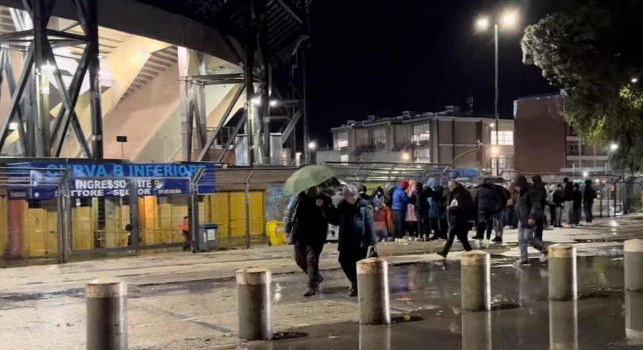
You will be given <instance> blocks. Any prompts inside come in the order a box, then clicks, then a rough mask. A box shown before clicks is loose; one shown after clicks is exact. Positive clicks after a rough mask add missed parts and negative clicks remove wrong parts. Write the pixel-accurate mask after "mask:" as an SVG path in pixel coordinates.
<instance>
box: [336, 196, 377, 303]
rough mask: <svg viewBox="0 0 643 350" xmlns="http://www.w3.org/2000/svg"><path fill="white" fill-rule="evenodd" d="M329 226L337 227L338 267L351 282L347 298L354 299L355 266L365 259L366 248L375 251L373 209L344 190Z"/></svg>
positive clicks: (355, 291)
mask: <svg viewBox="0 0 643 350" xmlns="http://www.w3.org/2000/svg"><path fill="white" fill-rule="evenodd" d="M331 223H333V224H335V225H339V241H338V243H339V244H338V250H339V263H340V265H341V266H342V270H344V274H346V277H347V278H348V280H349V281H350V282H351V291H350V296H357V262H358V261H360V260H362V259H365V258H366V257H367V255H368V249H369V247H373V248H374V247H375V244H376V242H377V237H375V234H374V232H373V208H372V207H371V205H370V204H369V203H368V202H367V201H365V200H364V199H361V198H359V197H358V193H357V188H356V187H355V186H353V185H347V186H346V187H344V200H342V202H341V203H340V204H339V205H338V206H337V211H336V213H335V215H334V216H333V218H332V219H331Z"/></svg>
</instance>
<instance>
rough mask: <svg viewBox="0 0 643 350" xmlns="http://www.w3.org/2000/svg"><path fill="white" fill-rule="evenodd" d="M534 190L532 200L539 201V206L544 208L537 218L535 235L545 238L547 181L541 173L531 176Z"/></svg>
mask: <svg viewBox="0 0 643 350" xmlns="http://www.w3.org/2000/svg"><path fill="white" fill-rule="evenodd" d="M531 181H532V183H533V185H532V191H533V194H534V198H532V200H534V201H538V204H539V208H542V214H543V215H541V216H540V218H538V219H536V226H535V227H534V237H536V239H537V240H539V241H541V242H542V240H543V230H544V229H545V225H546V223H545V207H546V206H547V190H546V189H545V183H544V182H543V179H542V177H540V175H534V176H532V177H531Z"/></svg>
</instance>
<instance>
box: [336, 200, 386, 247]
mask: <svg viewBox="0 0 643 350" xmlns="http://www.w3.org/2000/svg"><path fill="white" fill-rule="evenodd" d="M354 205H355V207H351V205H350V204H349V203H348V202H346V201H345V200H344V201H342V202H341V203H340V204H339V205H338V206H337V210H336V211H335V215H334V216H333V217H332V219H331V223H332V224H334V225H339V238H338V243H339V245H338V249H339V250H340V251H342V250H346V249H351V248H356V247H359V248H367V247H368V246H370V245H375V243H376V242H377V237H376V236H375V232H374V231H373V207H372V206H371V205H370V204H369V203H368V202H367V201H366V200H363V199H359V200H358V201H357V202H356V203H355V204H354ZM348 216H352V217H348ZM346 225H352V227H350V228H349V227H347V226H346Z"/></svg>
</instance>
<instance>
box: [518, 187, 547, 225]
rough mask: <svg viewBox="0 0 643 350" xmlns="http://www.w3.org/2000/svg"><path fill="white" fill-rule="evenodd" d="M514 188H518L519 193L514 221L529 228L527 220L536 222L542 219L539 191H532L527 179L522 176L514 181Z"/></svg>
mask: <svg viewBox="0 0 643 350" xmlns="http://www.w3.org/2000/svg"><path fill="white" fill-rule="evenodd" d="M520 177H522V179H520ZM516 186H519V187H520V191H519V192H518V195H517V197H516V206H515V215H516V219H517V220H518V221H519V222H520V224H521V225H522V226H524V227H530V225H529V223H528V221H529V219H533V220H534V221H538V220H541V219H542V217H543V206H542V199H541V198H540V197H539V196H540V194H539V193H540V190H539V189H534V188H533V187H532V186H531V185H529V184H528V183H527V179H526V178H525V177H524V176H522V175H521V176H519V178H518V179H517V180H516Z"/></svg>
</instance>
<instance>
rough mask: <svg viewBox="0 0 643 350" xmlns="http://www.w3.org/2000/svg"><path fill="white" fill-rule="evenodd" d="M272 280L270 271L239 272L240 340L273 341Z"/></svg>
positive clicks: (246, 269) (254, 269)
mask: <svg viewBox="0 0 643 350" xmlns="http://www.w3.org/2000/svg"><path fill="white" fill-rule="evenodd" d="M271 280H272V275H271V273H270V271H269V270H266V269H263V268H260V267H249V268H245V269H241V270H238V271H237V298H238V305H239V337H240V338H243V339H246V340H271V339H272V336H273V333H272V293H271V287H270V283H271Z"/></svg>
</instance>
